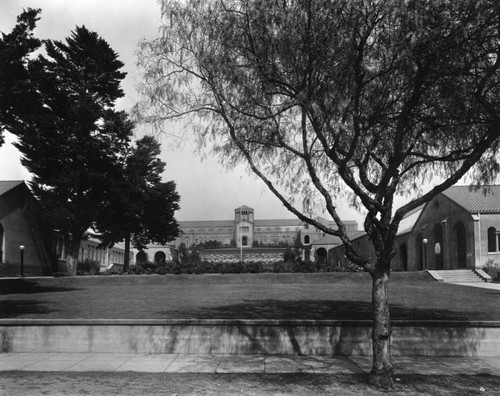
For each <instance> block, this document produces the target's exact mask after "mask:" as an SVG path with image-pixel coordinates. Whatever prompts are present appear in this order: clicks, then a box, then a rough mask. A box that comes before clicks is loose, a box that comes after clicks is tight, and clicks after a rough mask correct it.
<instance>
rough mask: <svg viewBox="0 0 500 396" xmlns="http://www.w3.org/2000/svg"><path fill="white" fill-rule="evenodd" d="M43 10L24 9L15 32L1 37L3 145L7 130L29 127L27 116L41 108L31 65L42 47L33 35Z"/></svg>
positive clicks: (0, 125)
mask: <svg viewBox="0 0 500 396" xmlns="http://www.w3.org/2000/svg"><path fill="white" fill-rule="evenodd" d="M39 13H40V10H33V9H30V8H28V10H26V11H23V13H22V14H21V15H19V16H18V17H17V24H16V26H15V27H14V29H12V32H10V33H8V34H6V33H2V36H1V37H0V145H1V144H2V143H3V134H2V132H3V131H4V130H8V131H10V132H12V133H16V132H17V131H18V130H19V129H22V130H25V129H26V127H27V126H28V125H29V123H27V118H31V116H32V115H33V114H35V113H37V111H38V110H39V109H40V108H41V102H40V101H39V97H38V94H37V92H36V90H35V89H34V86H33V84H32V83H31V81H30V76H29V72H28V67H27V65H28V60H29V56H30V54H32V53H33V52H34V51H35V50H37V49H38V48H39V47H40V46H41V41H40V40H39V39H37V38H35V37H34V35H33V30H34V29H35V26H36V22H37V21H38V19H39V17H38V15H39Z"/></svg>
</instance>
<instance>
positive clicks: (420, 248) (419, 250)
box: [415, 233, 424, 271]
mask: <svg viewBox="0 0 500 396" xmlns="http://www.w3.org/2000/svg"><path fill="white" fill-rule="evenodd" d="M423 252H424V244H423V241H422V233H418V234H417V239H416V243H415V258H416V262H417V266H418V269H419V270H420V271H422V270H423V269H424V255H423Z"/></svg>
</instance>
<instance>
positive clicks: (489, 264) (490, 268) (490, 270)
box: [483, 259, 500, 279]
mask: <svg viewBox="0 0 500 396" xmlns="http://www.w3.org/2000/svg"><path fill="white" fill-rule="evenodd" d="M483 271H484V272H486V273H487V274H488V275H489V276H491V277H492V278H493V279H496V278H500V275H499V274H500V265H499V264H498V263H496V262H495V260H493V259H488V260H486V263H485V264H484V266H483Z"/></svg>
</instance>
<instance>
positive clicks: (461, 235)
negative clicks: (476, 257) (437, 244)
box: [454, 221, 467, 268]
mask: <svg viewBox="0 0 500 396" xmlns="http://www.w3.org/2000/svg"><path fill="white" fill-rule="evenodd" d="M454 231H455V241H456V244H457V264H458V268H467V237H466V231H465V225H464V223H462V222H461V221H458V222H457V224H455V227H454Z"/></svg>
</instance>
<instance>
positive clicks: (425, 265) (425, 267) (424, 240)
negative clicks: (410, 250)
mask: <svg viewBox="0 0 500 396" xmlns="http://www.w3.org/2000/svg"><path fill="white" fill-rule="evenodd" d="M422 242H423V243H424V245H423V248H424V269H427V242H429V240H428V239H427V238H424V239H423V240H422Z"/></svg>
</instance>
